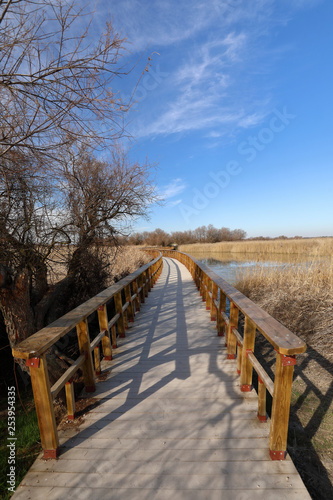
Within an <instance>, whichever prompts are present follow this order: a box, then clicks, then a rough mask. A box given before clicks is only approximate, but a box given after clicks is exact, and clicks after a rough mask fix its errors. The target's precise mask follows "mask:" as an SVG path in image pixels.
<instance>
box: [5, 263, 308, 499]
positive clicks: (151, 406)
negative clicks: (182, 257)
mask: <svg viewBox="0 0 333 500" xmlns="http://www.w3.org/2000/svg"><path fill="white" fill-rule="evenodd" d="M132 325H133V326H132ZM224 344H225V340H224V338H223V337H219V336H217V330H216V328H215V326H214V324H213V323H212V322H211V321H210V313H209V312H208V311H206V310H205V307H203V305H202V299H201V297H200V295H199V292H198V291H197V290H196V288H195V285H194V283H193V281H192V280H191V277H190V274H189V272H188V271H187V270H186V269H185V267H184V266H183V265H182V264H180V263H178V262H177V261H173V260H171V259H165V264H164V269H163V273H162V275H161V277H160V279H159V281H158V282H157V283H156V284H155V286H154V288H153V290H152V292H151V294H150V295H149V298H148V300H147V301H146V303H145V304H141V312H140V313H139V314H138V315H137V316H136V318H135V322H134V323H133V324H132V323H130V328H129V330H128V331H127V332H126V338H124V339H119V341H118V349H117V350H116V351H115V352H114V359H113V360H112V361H108V362H104V364H103V365H102V368H104V369H106V368H107V369H109V370H110V372H109V374H108V378H107V379H106V380H105V381H104V382H100V383H99V384H97V391H96V393H95V394H94V395H93V396H94V397H95V398H97V399H98V400H100V404H99V405H98V406H97V407H96V408H94V409H93V410H91V411H90V412H89V413H88V414H87V415H86V417H85V419H84V422H83V423H82V424H81V425H80V426H79V427H78V428H69V429H68V430H66V431H61V432H60V433H59V435H60V443H61V455H60V457H59V459H58V460H53V461H44V460H42V459H41V458H38V459H37V460H36V462H35V463H34V465H33V466H32V468H31V470H30V471H29V473H28V474H27V475H26V477H25V479H24V480H23V482H22V485H21V486H20V487H19V488H18V489H17V491H16V493H15V494H14V497H13V498H14V500H18V499H24V500H26V499H27V498H33V499H34V500H36V499H43V500H44V499H45V498H47V499H48V500H56V499H63V498H71V499H80V500H85V499H87V500H103V499H105V500H106V499H115V500H128V499H131V500H141V499H142V500H147V499H149V500H151V499H153V500H155V499H156V500H205V499H209V500H220V499H221V498H223V499H224V500H229V499H230V500H245V499H246V500H252V499H253V500H255V499H269V500H281V499H295V500H297V499H299V500H306V499H309V498H310V496H309V494H308V493H307V491H306V489H305V487H304V485H303V483H302V480H301V479H300V477H299V475H298V473H297V471H296V469H295V467H294V465H293V463H292V461H291V460H290V458H289V457H287V459H286V460H285V461H271V459H270V457H269V451H268V436H269V424H268V423H260V422H259V421H258V419H257V396H256V394H255V393H253V392H251V393H242V392H241V390H240V387H239V377H237V372H236V363H235V361H234V360H227V359H226V357H227V356H226V354H227V353H226V348H225V346H224Z"/></svg>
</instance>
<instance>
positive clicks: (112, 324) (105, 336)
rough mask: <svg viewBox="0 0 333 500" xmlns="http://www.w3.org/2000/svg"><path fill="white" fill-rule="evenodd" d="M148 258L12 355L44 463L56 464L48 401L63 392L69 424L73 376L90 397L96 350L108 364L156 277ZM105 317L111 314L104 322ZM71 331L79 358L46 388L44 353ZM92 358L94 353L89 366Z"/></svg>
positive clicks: (158, 264) (158, 263) (157, 266)
mask: <svg viewBox="0 0 333 500" xmlns="http://www.w3.org/2000/svg"><path fill="white" fill-rule="evenodd" d="M150 253H152V254H153V256H154V257H155V259H154V260H153V261H152V262H149V263H148V264H146V265H144V266H142V267H141V268H140V269H138V270H137V271H136V272H134V273H132V274H130V275H129V276H127V277H126V278H124V279H122V280H120V281H119V282H118V283H116V284H115V285H112V286H110V287H109V288H107V289H106V290H104V291H103V292H101V293H99V294H98V295H96V296H95V297H93V298H92V299H90V300H88V301H87V302H85V303H84V304H81V305H80V306H79V307H77V308H76V309H73V310H72V311H70V312H69V313H67V314H65V315H64V316H62V317H61V318H59V319H58V320H56V321H55V322H53V323H51V324H50V325H49V326H47V327H45V328H43V329H42V330H40V331H39V332H37V333H35V334H34V335H32V336H31V337H28V338H27V339H26V340H24V341H23V342H21V343H20V344H18V345H17V346H16V347H15V348H14V349H13V356H14V357H16V358H20V359H25V360H26V364H27V366H29V369H30V374H31V382H32V388H33V393H34V399H35V405H36V412H37V417H38V425H39V430H40V437H41V443H42V447H43V450H44V458H56V457H57V455H58V452H59V438H58V432H57V426H56V421H55V415H54V407H53V401H54V399H55V398H56V396H57V395H58V394H59V392H60V391H61V389H63V388H64V387H65V392H66V401H67V410H68V419H69V420H71V419H72V420H73V419H74V416H75V397H74V384H73V375H74V374H75V373H76V372H77V371H78V370H79V369H81V370H82V373H83V380H84V385H85V389H86V391H87V392H94V391H95V384H96V381H95V373H96V374H98V373H100V349H99V345H100V344H102V351H103V356H104V359H105V360H111V359H112V350H113V349H115V348H116V347H117V340H116V336H117V334H118V335H119V337H125V329H126V327H127V325H128V322H132V321H134V316H135V313H136V312H137V311H139V310H140V303H141V302H144V301H145V297H147V295H148V292H149V291H150V290H151V287H152V286H153V284H154V283H155V281H156V280H157V278H158V277H159V275H160V273H161V271H162V266H163V260H162V256H161V254H160V252H158V251H153V252H150ZM96 311H97V313H98V323H99V330H100V331H99V333H98V334H97V336H96V337H95V338H94V340H93V341H92V342H91V341H90V336H89V319H90V318H91V317H92V315H93V314H94V313H96ZM108 311H109V312H110V311H111V313H112V318H111V319H110V320H109V319H108V316H109V314H108ZM73 329H74V330H75V329H76V335H77V341H78V346H79V350H80V356H79V357H78V358H77V359H76V361H75V362H74V363H73V364H72V365H71V366H70V368H68V370H67V371H65V373H64V374H63V375H62V376H61V377H60V378H59V380H58V381H57V382H56V383H55V384H54V385H53V386H52V387H51V386H50V381H49V375H48V368H47V356H46V352H47V350H48V349H49V348H50V347H52V346H53V345H54V344H55V343H56V342H57V341H59V339H61V338H62V337H64V336H65V335H67V334H69V333H70V332H71V331H73ZM110 331H111V335H110ZM92 352H94V362H93V356H92Z"/></svg>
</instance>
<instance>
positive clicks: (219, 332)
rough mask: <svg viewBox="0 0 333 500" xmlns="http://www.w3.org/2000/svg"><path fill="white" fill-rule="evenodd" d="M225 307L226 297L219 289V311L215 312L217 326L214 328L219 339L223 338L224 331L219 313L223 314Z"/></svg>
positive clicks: (223, 324) (223, 323)
mask: <svg viewBox="0 0 333 500" xmlns="http://www.w3.org/2000/svg"><path fill="white" fill-rule="evenodd" d="M226 307H227V297H226V295H225V293H223V292H222V290H221V288H220V294H219V310H218V312H217V324H216V327H217V335H218V336H219V337H223V334H224V333H225V331H226V328H225V322H224V320H223V319H222V315H221V313H222V312H224V313H225V310H226Z"/></svg>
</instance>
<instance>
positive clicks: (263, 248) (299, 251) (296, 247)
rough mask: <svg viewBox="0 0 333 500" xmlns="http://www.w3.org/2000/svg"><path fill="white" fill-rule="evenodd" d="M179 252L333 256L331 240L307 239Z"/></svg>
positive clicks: (230, 244) (196, 245)
mask: <svg viewBox="0 0 333 500" xmlns="http://www.w3.org/2000/svg"><path fill="white" fill-rule="evenodd" d="M179 251H181V252H187V253H192V252H193V253H194V252H209V253H211V252H212V253H225V252H226V253H251V254H289V255H311V256H325V255H333V238H309V239H292V240H283V239H282V240H267V241H247V240H245V241H222V242H219V243H194V244H191V245H180V246H179Z"/></svg>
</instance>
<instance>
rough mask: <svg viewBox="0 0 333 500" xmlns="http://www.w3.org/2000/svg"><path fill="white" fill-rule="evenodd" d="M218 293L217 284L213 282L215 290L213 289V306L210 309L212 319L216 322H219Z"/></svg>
mask: <svg viewBox="0 0 333 500" xmlns="http://www.w3.org/2000/svg"><path fill="white" fill-rule="evenodd" d="M217 291H218V287H217V284H216V283H215V282H214V281H213V289H212V305H211V309H210V319H211V321H216V320H217V307H216V304H215V302H216V301H217Z"/></svg>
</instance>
